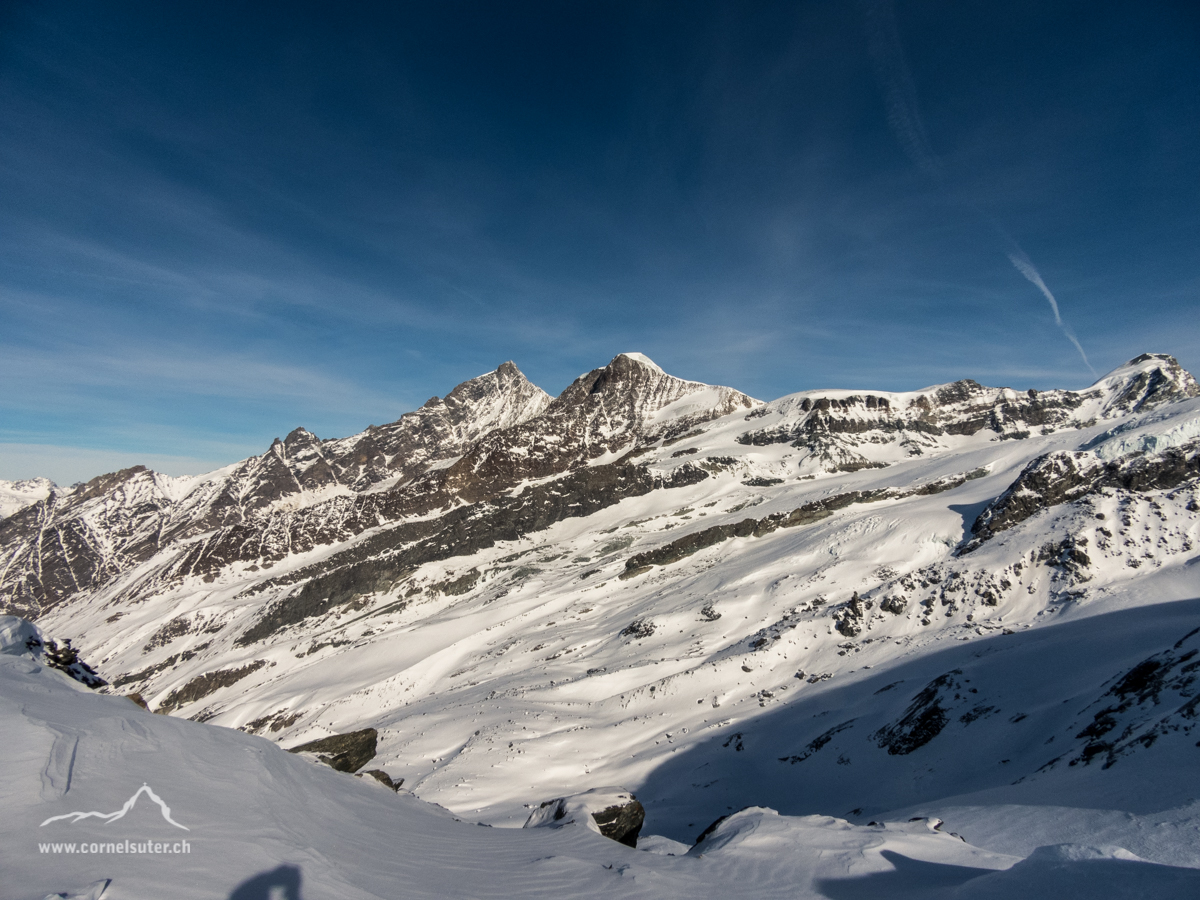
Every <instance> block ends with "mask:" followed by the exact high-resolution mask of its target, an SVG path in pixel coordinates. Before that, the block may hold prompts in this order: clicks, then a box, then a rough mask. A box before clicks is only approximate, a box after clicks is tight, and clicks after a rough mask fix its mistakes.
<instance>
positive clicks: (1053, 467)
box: [959, 441, 1200, 554]
mask: <svg viewBox="0 0 1200 900" xmlns="http://www.w3.org/2000/svg"><path fill="white" fill-rule="evenodd" d="M1198 477H1200V441H1192V442H1190V443H1188V444H1184V445H1182V446H1179V447H1171V448H1168V449H1166V450H1163V451H1161V452H1159V453H1156V454H1154V455H1142V454H1134V455H1129V456H1124V457H1121V458H1120V459H1116V460H1111V461H1108V462H1105V461H1104V460H1101V459H1098V458H1097V457H1096V456H1095V455H1094V454H1092V453H1089V452H1087V451H1074V452H1067V451H1062V452H1058V453H1050V454H1047V455H1046V456H1039V457H1038V458H1037V459H1035V460H1034V461H1033V462H1031V463H1030V464H1029V465H1027V466H1026V467H1025V468H1024V470H1022V472H1021V474H1020V475H1018V476H1017V480H1016V481H1014V482H1013V483H1012V484H1011V485H1010V486H1009V487H1008V489H1007V490H1006V491H1005V492H1004V493H1003V494H1001V495H1000V496H999V497H997V498H996V499H995V500H994V501H993V502H992V503H991V504H990V505H989V506H988V508H987V509H985V510H984V511H983V512H982V513H981V514H980V516H979V518H978V519H976V520H975V523H974V524H973V525H972V526H971V535H972V536H971V538H970V540H968V541H967V542H966V543H965V544H964V545H963V546H962V548H961V550H960V551H959V552H960V554H965V553H970V552H971V551H972V550H975V549H977V548H978V547H980V546H981V545H982V544H983V543H984V542H986V541H988V540H990V539H991V538H993V537H995V536H996V535H997V534H999V533H1000V532H1002V531H1006V530H1007V529H1009V528H1012V527H1013V526H1015V525H1019V524H1020V523H1021V522H1024V521H1025V520H1026V519H1028V518H1030V517H1031V516H1033V515H1035V514H1037V513H1039V512H1041V511H1042V510H1044V509H1048V508H1050V507H1052V506H1057V505H1059V504H1062V503H1071V502H1073V501H1076V500H1079V499H1081V498H1083V497H1085V496H1087V495H1088V494H1090V493H1093V492H1094V491H1099V490H1103V489H1104V488H1119V489H1122V490H1126V491H1135V492H1145V491H1155V490H1169V489H1171V488H1175V487H1178V486H1179V485H1181V484H1183V483H1184V482H1187V481H1190V480H1191V479H1194V478H1198Z"/></svg>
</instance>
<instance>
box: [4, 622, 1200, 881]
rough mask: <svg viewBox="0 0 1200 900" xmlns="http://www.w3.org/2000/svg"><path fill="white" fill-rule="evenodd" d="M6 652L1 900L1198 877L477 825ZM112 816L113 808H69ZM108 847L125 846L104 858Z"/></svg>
mask: <svg viewBox="0 0 1200 900" xmlns="http://www.w3.org/2000/svg"><path fill="white" fill-rule="evenodd" d="M4 651H5V652H0V685H2V686H3V690H0V728H2V729H3V732H4V734H5V735H6V736H7V738H6V741H5V743H4V745H3V746H4V751H3V752H4V757H3V760H4V777H3V778H2V779H0V802H2V803H3V808H4V810H5V815H4V817H3V818H0V848H3V849H2V850H0V852H2V853H3V857H2V862H3V874H4V877H3V879H2V880H0V897H2V898H5V900H28V898H42V897H47V896H84V895H85V894H88V892H89V890H90V891H91V893H90V896H92V897H93V898H98V897H101V896H102V897H104V898H108V900H128V898H161V897H166V896H169V897H172V898H178V900H187V898H191V897H196V898H201V897H203V898H210V897H229V898H251V897H254V898H263V897H268V896H286V897H293V898H298V897H301V896H303V897H305V898H310V900H311V898H321V897H337V898H343V900H356V898H396V897H406V898H409V897H411V898H422V897H428V898H441V897H469V898H493V897H494V898H512V897H523V898H525V897H528V898H537V897H547V898H561V897H565V896H569V897H580V898H584V897H611V896H613V895H614V894H615V895H618V896H622V897H647V898H651V897H653V898H672V897H680V898H685V897H686V898H693V897H700V896H739V897H763V898H768V897H779V898H783V897H788V898H806V897H859V896H868V895H872V896H878V895H879V892H880V891H884V892H885V893H886V896H890V897H902V896H909V895H912V896H917V895H919V896H922V897H991V896H1016V895H1020V896H1024V897H1050V896H1055V897H1063V896H1085V895H1087V896H1111V897H1134V896H1145V893H1144V892H1145V891H1147V890H1152V891H1154V892H1155V895H1156V896H1185V895H1186V894H1187V893H1188V892H1194V891H1195V890H1197V889H1198V888H1200V871H1197V870H1195V869H1189V868H1180V867H1170V866H1163V865H1154V864H1151V863H1147V862H1145V861H1141V860H1139V859H1138V858H1137V857H1136V856H1134V855H1133V854H1131V853H1129V852H1128V851H1124V850H1121V849H1119V848H1105V849H1095V848H1089V847H1082V846H1068V847H1065V848H1064V847H1047V848H1042V849H1039V850H1038V851H1036V852H1034V853H1033V854H1030V855H1029V856H1028V858H1026V859H1022V858H1021V857H1019V856H1013V855H1007V854H1001V853H995V852H990V851H986V850H982V849H979V848H976V847H972V846H970V845H969V844H967V843H965V842H963V841H961V840H959V839H958V838H956V837H954V836H952V835H950V834H948V833H946V832H945V831H944V830H943V831H939V830H937V829H936V828H935V826H936V825H937V823H936V822H931V821H929V820H920V821H915V822H904V823H886V824H873V825H871V826H854V825H851V824H849V823H848V822H846V821H844V820H840V819H835V818H830V817H822V816H807V817H800V818H790V817H783V816H780V815H778V814H777V813H775V812H773V811H771V810H768V809H761V808H751V809H747V810H744V811H741V812H739V813H737V814H736V815H733V816H731V817H729V818H728V819H726V820H725V821H724V822H722V823H720V825H719V826H718V827H717V828H716V829H714V830H713V831H712V832H711V833H710V834H709V835H707V836H706V837H705V839H704V840H703V841H701V842H700V843H699V844H697V845H696V846H695V847H694V848H692V849H690V850H689V849H688V848H686V847H678V846H674V845H672V844H671V843H670V842H669V841H665V840H659V841H658V850H657V852H650V851H647V850H635V849H632V848H628V847H625V846H623V845H621V844H618V843H616V842H614V841H610V840H608V839H606V838H603V837H600V836H599V835H598V834H596V833H594V832H593V831H590V830H588V829H587V828H584V827H582V826H579V825H570V826H566V827H563V828H559V829H547V828H534V829H518V830H511V829H492V828H480V827H478V826H477V825H474V824H471V823H470V822H469V821H462V820H461V819H459V818H457V817H454V816H452V815H450V814H449V813H447V812H446V811H445V810H442V809H439V808H438V807H435V806H431V805H429V804H427V803H424V802H422V801H420V800H417V799H416V798H414V797H412V796H411V795H409V794H407V793H404V792H401V793H399V794H394V793H392V792H391V791H388V790H386V789H384V788H382V787H379V786H377V785H375V784H374V783H373V782H370V781H368V780H360V779H356V778H354V777H352V776H350V775H347V774H344V773H339V772H335V771H333V770H332V769H328V768H325V767H322V766H315V765H312V764H310V763H308V762H306V761H305V760H303V759H301V758H299V757H296V756H293V755H291V754H288V753H284V752H282V751H281V750H280V749H279V748H278V747H276V746H274V745H273V744H272V743H270V742H268V741H265V740H263V739H261V738H256V737H253V736H250V735H243V734H241V733H239V732H236V731H230V730H227V729H222V728H216V727H213V726H208V725H201V724H197V723H193V722H189V721H186V720H180V719H175V718H172V717H167V716H155V715H153V714H151V713H148V712H145V711H143V710H141V709H139V708H137V707H136V706H134V705H133V704H132V703H130V702H129V701H128V700H125V699H123V698H119V697H103V696H97V695H94V694H91V693H90V692H87V691H86V689H84V688H82V687H80V686H79V685H77V684H76V683H75V682H73V681H70V680H69V679H67V678H66V677H65V676H63V675H61V674H60V673H57V672H54V671H53V670H50V669H46V668H44V667H42V666H40V665H39V664H38V663H37V662H36V661H35V660H34V659H33V658H31V656H30V655H29V654H22V653H20V647H12V646H9V647H6V648H4ZM131 801H132V803H131ZM120 810H124V814H123V815H120V816H119V817H117V818H113V820H112V821H104V820H103V819H97V818H95V817H92V818H83V819H79V818H78V817H73V816H72V815H71V813H73V812H84V811H98V812H104V813H105V814H106V815H107V813H108V811H120ZM647 843H653V842H647ZM117 845H121V846H122V848H123V849H126V848H129V847H132V850H133V852H124V853H116V852H105V850H106V849H111V850H115V847H116V846H117ZM67 847H70V848H71V850H73V851H74V852H67ZM43 848H44V849H43ZM55 848H57V850H58V852H55ZM84 848H86V849H87V850H88V851H90V852H84ZM671 850H675V851H678V852H677V853H676V854H675V855H670V853H669V851H671ZM138 851H141V852H138ZM147 851H148V852H147ZM1114 884H1115V885H1116V886H1117V888H1118V889H1117V890H1115V891H1114V890H1112V888H1113V886H1114ZM1064 887H1065V888H1068V889H1069V890H1068V891H1066V892H1064V891H1063V888H1064ZM1071 890H1073V891H1075V892H1076V893H1074V894H1073V893H1071V892H1070V891H1071ZM1054 891H1057V893H1055V892H1054ZM1087 891H1091V893H1090V894H1086V893H1082V892H1087ZM1014 892H1015V893H1014Z"/></svg>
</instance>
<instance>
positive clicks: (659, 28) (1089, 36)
mask: <svg viewBox="0 0 1200 900" xmlns="http://www.w3.org/2000/svg"><path fill="white" fill-rule="evenodd" d="M1197 84H1200V7H1198V6H1197V5H1196V4H1195V3H1192V2H1186V0H1181V2H1176V3H1155V2H1145V3H1139V4H1130V3H1104V2H1095V3H1088V4H1079V3H1057V2H1045V0H1041V2H1020V0H1017V2H1008V3H1003V4H995V3H982V2H952V0H941V2H932V0H923V2H905V0H898V2H896V3H895V4H890V3H884V2H878V0H864V2H861V3H828V2H816V0H814V2H807V3H806V2H799V3H797V2H790V3H770V2H766V0H763V2H755V3H739V2H734V3H706V2H703V0H689V2H678V3H646V2H633V3H620V2H606V3H594V4H583V3H561V2H545V3H524V2H508V3H503V4H497V3H484V2H474V3H461V2H429V3H419V4H418V3H412V4H406V3H388V4H379V5H378V6H376V7H372V6H370V5H368V4H320V5H318V4H311V5H310V4H299V3H288V4H280V5H276V6H272V5H270V4H266V3H261V4H229V5H222V4H219V3H212V2H206V3H203V4H190V3H182V2H181V3H170V4H164V3H148V4H144V5H139V4H137V3H123V4H94V3H69V2H56V3H45V4H42V3H26V4H22V3H8V4H4V5H3V6H2V7H0V122H3V123H4V127H3V129H2V130H0V242H2V244H0V245H2V246H3V253H2V254H0V478H9V479H11V478H21V477H29V476H33V475H37V474H44V475H47V476H49V477H51V478H54V479H55V480H56V481H59V482H61V483H70V482H73V481H75V480H80V479H83V478H87V477H90V476H92V475H96V474H100V473H101V472H104V471H109V470H111V469H113V468H116V467H118V466H121V465H129V464H133V463H135V462H146V463H147V464H150V465H152V466H153V467H155V468H158V469H160V470H162V471H166V472H170V473H173V474H180V473H185V472H199V471H202V470H205V469H208V468H213V467H215V466H217V465H221V464H225V463H228V462H231V461H233V460H236V459H239V458H242V457H245V456H247V455H250V454H252V453H258V452H262V450H264V449H265V448H266V447H267V445H268V444H269V443H270V441H271V439H272V438H274V437H275V436H277V435H280V436H281V435H283V434H286V433H287V432H288V431H290V430H291V429H292V428H293V427H295V426H297V425H304V426H305V427H307V428H309V429H310V430H312V431H314V432H315V433H317V434H318V435H320V436H322V437H335V436H341V435H344V434H350V433H353V432H356V431H359V430H361V429H362V428H364V427H365V426H366V425H367V424H370V423H376V424H379V423H382V422H386V421H391V420H393V419H395V418H397V417H398V416H399V415H400V414H401V413H402V412H405V411H407V410H410V409H413V408H415V407H417V406H419V405H420V404H421V403H423V402H424V401H425V400H426V399H427V398H428V397H429V396H431V395H434V394H439V395H441V394H445V393H446V392H448V391H449V390H450V388H452V387H453V386H454V385H455V384H456V383H458V382H460V381H462V380H464V379H466V378H469V377H472V376H474V375H477V374H480V373H482V372H485V371H488V370H490V369H493V368H495V367H496V366H497V365H498V364H499V363H501V362H503V361H504V360H507V359H512V360H514V361H515V362H516V363H517V365H518V366H520V367H521V369H522V370H523V371H524V372H525V373H526V374H527V375H528V376H529V377H530V379H531V380H533V381H534V382H535V383H537V384H539V385H541V386H542V387H543V388H545V389H546V390H547V391H549V392H550V393H552V394H556V393H558V392H559V391H560V390H561V389H562V388H563V387H565V386H566V385H567V384H568V383H569V382H570V380H571V379H572V378H574V377H575V376H576V375H578V374H579V373H580V372H582V371H585V370H587V369H590V368H593V367H595V366H598V365H603V364H604V363H606V362H607V361H608V360H609V359H610V358H611V357H612V356H613V355H615V354H616V353H618V352H621V351H624V350H640V351H642V352H644V353H646V354H648V355H649V356H651V357H652V358H653V359H654V360H655V361H657V362H658V363H659V364H660V365H662V366H663V367H664V368H666V369H667V370H668V371H669V372H672V373H673V374H677V375H680V376H683V377H687V378H693V379H697V380H702V381H708V382H714V383H720V384H730V385H733V386H735V387H738V388H740V389H742V390H744V391H746V392H748V393H750V394H752V395H754V396H757V397H760V398H762V399H771V398H773V397H777V396H781V395H783V394H787V393H791V392H793V391H797V390H805V389H811V388H820V387H863V388H867V387H873V388H878V389H895V390H902V389H912V388H917V387H922V386H925V385H928V384H932V383H937V382H942V381H949V380H953V379H956V378H963V377H971V378H975V379H977V380H979V381H982V382H985V383H990V384H1004V385H1011V386H1013V387H1021V388H1024V387H1038V388H1046V387H1080V386H1083V385H1086V384H1088V383H1090V382H1091V381H1092V380H1094V376H1093V373H1092V371H1091V370H1090V369H1089V366H1088V364H1087V363H1085V361H1084V359H1083V356H1082V355H1081V353H1080V349H1082V351H1083V352H1084V353H1086V356H1087V359H1088V363H1090V366H1091V368H1092V369H1094V370H1095V371H1097V372H1100V373H1103V372H1105V371H1107V370H1109V369H1111V368H1113V367H1114V366H1116V365H1118V364H1120V363H1121V362H1123V361H1124V360H1126V359H1128V358H1130V357H1133V356H1136V355H1137V354H1139V353H1142V352H1144V351H1162V352H1169V353H1173V354H1175V355H1176V356H1177V357H1178V358H1179V359H1180V361H1181V362H1182V363H1183V364H1184V365H1185V366H1186V367H1188V368H1189V369H1192V370H1193V371H1195V370H1197V369H1200V328H1198V327H1197V320H1198V317H1197V314H1196V313H1197V308H1198V306H1200V304H1198V303H1197V298H1198V296H1200V267H1198V265H1197V264H1198V262H1200V177H1197V172H1200V92H1198V91H1197V90H1196V85H1197ZM1014 259H1016V260H1018V261H1019V262H1021V265H1020V266H1018V265H1017V264H1016V263H1014ZM1030 266H1031V267H1032V269H1030V268H1029V267H1030ZM1022 269H1024V271H1025V272H1026V274H1024V275H1023V274H1022ZM1031 271H1032V272H1034V273H1036V275H1037V276H1038V277H1040V278H1041V279H1042V282H1043V284H1044V286H1045V287H1046V289H1047V290H1048V291H1049V292H1051V294H1052V296H1053V297H1054V298H1055V300H1056V302H1057V304H1058V307H1059V310H1060V315H1061V321H1062V325H1061V327H1060V325H1059V324H1057V323H1056V321H1055V316H1054V312H1053V310H1052V309H1051V305H1050V303H1049V302H1048V299H1047V297H1046V296H1045V295H1044V294H1043V292H1042V290H1041V289H1040V287H1039V286H1038V285H1035V284H1034V283H1033V281H1031V280H1030V278H1029V277H1027V275H1028V273H1029V272H1031ZM1035 280H1036V279H1035ZM1067 331H1069V332H1070V333H1071V334H1072V335H1073V336H1074V337H1075V338H1076V340H1077V341H1078V345H1079V349H1077V347H1076V346H1075V344H1073V343H1072V341H1071V339H1070V338H1069V337H1068V334H1067Z"/></svg>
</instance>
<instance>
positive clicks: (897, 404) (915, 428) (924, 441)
mask: <svg viewBox="0 0 1200 900" xmlns="http://www.w3.org/2000/svg"><path fill="white" fill-rule="evenodd" d="M1195 396H1200V384H1197V382H1196V380H1195V379H1194V378H1192V376H1191V375H1190V374H1188V373H1187V372H1186V371H1185V370H1184V369H1183V368H1181V367H1180V366H1179V363H1178V362H1176V361H1175V360H1174V359H1173V358H1172V357H1170V356H1166V355H1165V354H1146V355H1144V356H1140V357H1138V358H1137V359H1135V360H1131V361H1130V362H1129V363H1127V364H1126V366H1124V367H1122V369H1118V370H1117V371H1116V372H1114V373H1113V375H1112V376H1110V377H1109V378H1107V379H1104V380H1102V381H1100V382H1098V383H1097V384H1096V385H1095V386H1093V387H1092V388H1090V389H1089V390H1087V391H1082V392H1081V391H1040V392H1039V391H1035V390H1029V391H1024V392H1018V391H1013V390H1010V389H1008V388H990V387H983V386H982V385H980V384H978V383H977V382H975V381H971V380H970V379H965V380H963V381H957V382H954V383H953V384H948V385H944V386H942V387H940V388H937V389H933V390H930V391H927V392H923V393H921V394H919V395H917V396H916V397H912V398H910V399H905V400H889V399H888V398H886V397H877V396H874V395H870V394H867V395H852V396H846V397H820V396H816V397H813V396H810V397H805V398H804V399H803V400H802V401H801V402H800V403H799V405H798V407H796V408H795V409H794V410H793V411H794V412H797V413H799V414H800V415H799V417H798V418H796V419H794V420H793V421H790V422H787V423H786V424H782V425H776V426H773V427H769V428H762V429H758V430H755V431H748V432H746V433H745V434H743V435H741V436H740V437H739V438H738V441H739V442H740V443H743V444H747V445H752V446H754V445H765V444H775V443H788V444H791V445H792V446H793V447H797V448H802V449H807V450H808V451H809V455H810V457H811V458H813V459H816V460H819V461H820V464H821V467H822V468H824V469H825V470H826V471H842V472H846V471H856V470H858V469H862V468H869V467H875V466H878V465H880V464H879V463H874V462H871V461H870V460H868V459H866V458H865V457H863V456H862V455H861V453H860V452H859V449H861V448H864V447H867V446H869V445H870V444H881V443H894V442H899V443H900V444H901V445H903V446H904V447H905V448H906V449H907V452H908V453H909V455H912V456H919V455H921V454H922V453H923V452H924V450H923V449H922V448H923V447H925V446H928V445H930V444H931V443H932V444H934V445H936V443H937V440H936V439H937V438H938V437H941V436H945V435H974V434H977V433H979V432H981V431H987V432H992V433H994V434H995V435H996V436H997V438H999V439H1022V438H1027V437H1029V436H1030V434H1032V432H1033V430H1034V429H1038V430H1045V429H1062V428H1075V427H1083V426H1086V425H1090V424H1093V422H1092V421H1091V420H1089V421H1080V420H1079V418H1078V417H1079V415H1080V413H1079V409H1080V407H1082V406H1083V405H1084V403H1085V402H1086V401H1100V402H1099V404H1098V405H1099V415H1100V418H1113V417H1117V416H1123V415H1127V414H1129V413H1131V412H1141V411H1144V410H1149V409H1154V408H1157V407H1159V406H1162V405H1163V404H1165V403H1172V402H1175V401H1178V400H1184V399H1187V398H1189V397H1195ZM756 412H757V411H755V412H752V413H751V414H750V415H748V416H747V420H750V419H752V418H756V417H757V416H756V415H755V413H756ZM765 412H769V407H768V409H767V410H766V411H764V413H765ZM1089 415H1090V414H1089Z"/></svg>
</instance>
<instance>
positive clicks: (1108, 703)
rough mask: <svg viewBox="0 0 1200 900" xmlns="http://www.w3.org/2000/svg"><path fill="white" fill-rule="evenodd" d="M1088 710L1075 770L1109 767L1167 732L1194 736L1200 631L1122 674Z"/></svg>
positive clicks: (1199, 706) (1198, 717)
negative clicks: (1096, 765)
mask: <svg viewBox="0 0 1200 900" xmlns="http://www.w3.org/2000/svg"><path fill="white" fill-rule="evenodd" d="M1093 710H1094V711H1093ZM1088 711H1089V712H1091V720H1090V721H1089V722H1087V724H1086V725H1085V726H1084V727H1083V728H1082V730H1080V731H1079V733H1078V734H1076V735H1075V738H1076V739H1077V740H1084V741H1086V744H1084V746H1083V748H1082V749H1081V750H1080V751H1079V752H1078V754H1076V755H1075V756H1074V758H1073V759H1071V761H1070V765H1072V766H1074V765H1077V764H1080V763H1082V764H1084V765H1088V764H1090V763H1092V762H1094V761H1096V760H1103V768H1105V769H1107V768H1109V767H1110V766H1112V765H1114V764H1115V763H1116V762H1117V761H1118V760H1119V759H1120V758H1121V757H1122V756H1125V755H1127V754H1129V753H1131V752H1133V751H1134V750H1136V749H1138V748H1139V747H1141V748H1145V747H1150V746H1152V745H1153V744H1154V743H1155V742H1156V741H1157V740H1158V738H1160V737H1162V736H1163V735H1165V734H1169V733H1171V732H1174V731H1180V730H1183V731H1185V732H1191V731H1192V730H1193V729H1194V728H1195V727H1196V726H1197V725H1200V628H1196V629H1193V630H1192V631H1190V632H1188V633H1187V634H1185V635H1184V636H1183V637H1181V638H1180V639H1179V640H1178V641H1176V642H1175V644H1174V646H1172V647H1171V648H1169V649H1167V650H1164V651H1163V652H1161V653H1156V654H1155V655H1154V656H1151V657H1149V658H1147V659H1145V660H1143V661H1142V662H1140V663H1138V664H1137V665H1136V666H1134V667H1133V668H1132V669H1130V670H1129V671H1127V672H1125V673H1123V674H1121V675H1120V676H1119V677H1118V678H1117V679H1116V683H1115V684H1113V686H1112V687H1111V688H1109V689H1108V690H1107V691H1105V692H1104V694H1102V695H1101V696H1100V697H1099V698H1098V699H1097V700H1096V701H1095V702H1093V703H1092V704H1091V706H1090V707H1089V709H1088Z"/></svg>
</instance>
